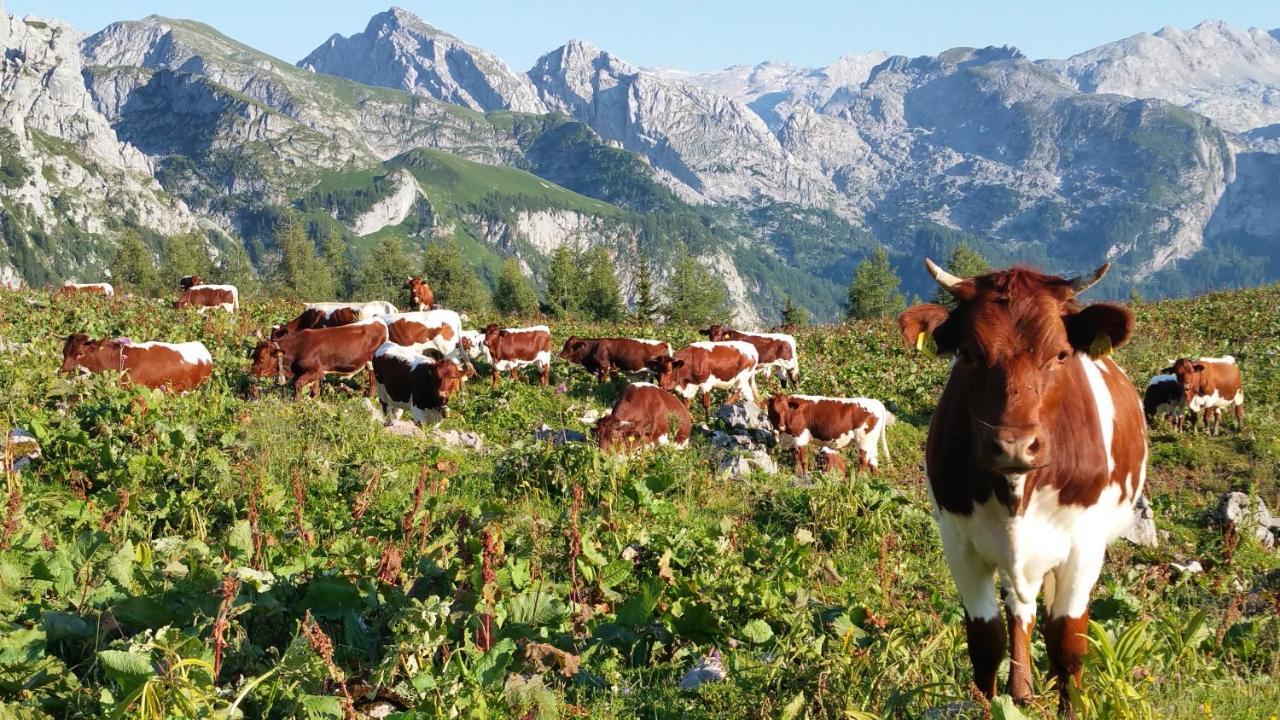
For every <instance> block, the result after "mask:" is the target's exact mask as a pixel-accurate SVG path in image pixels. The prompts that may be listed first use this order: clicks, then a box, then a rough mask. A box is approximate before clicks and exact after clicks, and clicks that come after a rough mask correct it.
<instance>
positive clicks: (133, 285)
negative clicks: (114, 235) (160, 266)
mask: <svg viewBox="0 0 1280 720" xmlns="http://www.w3.org/2000/svg"><path fill="white" fill-rule="evenodd" d="M111 280H112V282H113V283H114V284H115V285H116V286H117V289H120V290H127V291H130V292H134V293H138V294H140V295H152V294H155V293H156V291H157V290H159V287H158V284H159V283H158V279H157V276H156V265H155V261H154V260H153V259H152V257H151V253H150V251H148V250H147V246H146V245H145V244H143V242H142V236H141V235H139V234H138V232H137V231H136V230H132V229H131V230H125V231H124V234H123V235H122V236H121V238H120V251H119V252H118V253H116V259H115V262H113V263H112V264H111Z"/></svg>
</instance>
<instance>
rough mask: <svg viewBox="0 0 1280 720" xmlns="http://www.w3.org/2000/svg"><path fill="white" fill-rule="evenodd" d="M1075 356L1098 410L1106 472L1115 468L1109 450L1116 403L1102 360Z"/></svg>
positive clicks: (1114, 422) (1114, 462) (1113, 456)
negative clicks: (1104, 373) (1103, 370)
mask: <svg viewBox="0 0 1280 720" xmlns="http://www.w3.org/2000/svg"><path fill="white" fill-rule="evenodd" d="M1076 357H1077V358H1078V359H1079V360H1080V367H1081V368H1082V369H1083V370H1084V376H1085V379H1086V380H1088V381H1089V394H1090V395H1092V396H1093V403H1094V407H1096V408H1097V411H1098V425H1099V428H1098V429H1099V430H1100V431H1101V432H1102V446H1103V448H1104V449H1105V450H1106V451H1107V472H1108V473H1110V472H1113V471H1114V470H1115V469H1116V458H1115V455H1114V454H1113V453H1112V452H1111V439H1112V437H1113V436H1114V435H1115V430H1116V404H1115V401H1114V400H1113V399H1112V397H1111V391H1110V390H1108V389H1107V381H1106V379H1105V378H1103V377H1102V368H1100V367H1099V365H1102V364H1104V360H1097V361H1094V362H1090V358H1089V356H1088V355H1083V354H1081V355H1077V356H1076Z"/></svg>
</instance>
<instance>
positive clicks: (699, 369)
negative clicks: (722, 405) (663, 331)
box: [648, 340, 759, 412]
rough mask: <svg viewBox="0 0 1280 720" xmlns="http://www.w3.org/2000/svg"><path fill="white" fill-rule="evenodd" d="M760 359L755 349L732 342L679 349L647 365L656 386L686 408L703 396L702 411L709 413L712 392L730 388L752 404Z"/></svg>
mask: <svg viewBox="0 0 1280 720" xmlns="http://www.w3.org/2000/svg"><path fill="white" fill-rule="evenodd" d="M758 357H759V355H758V354H757V353H756V348H755V346H754V345H751V344H749V343H745V342H741V341H737V340H731V341H727V342H696V343H693V344H692V345H689V346H688V347H685V348H681V349H680V351H679V352H677V353H676V354H675V355H662V356H659V357H656V358H653V359H652V360H650V361H649V363H648V366H649V369H650V370H652V371H653V373H654V375H655V376H656V377H657V382H658V385H660V386H661V387H662V389H663V390H669V391H672V392H674V393H675V394H677V395H679V396H680V397H682V398H684V401H685V404H686V405H688V404H689V401H690V400H692V399H693V398H694V396H695V395H697V394H698V393H702V407H703V408H704V409H705V410H707V411H708V412H710V410H711V391H712V390H715V389H720V390H727V389H730V388H732V389H733V390H734V395H738V394H741V395H742V396H743V397H745V398H746V399H747V400H749V401H751V402H755V399H756V396H755V389H754V387H752V378H753V377H754V376H755V371H756V362H757V358H758Z"/></svg>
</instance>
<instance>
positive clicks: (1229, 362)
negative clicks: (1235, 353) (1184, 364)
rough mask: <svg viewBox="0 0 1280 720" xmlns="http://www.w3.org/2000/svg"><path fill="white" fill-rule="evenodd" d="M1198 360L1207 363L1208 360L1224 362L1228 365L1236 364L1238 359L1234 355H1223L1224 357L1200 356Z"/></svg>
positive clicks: (1210, 361)
mask: <svg viewBox="0 0 1280 720" xmlns="http://www.w3.org/2000/svg"><path fill="white" fill-rule="evenodd" d="M1197 362H1202V363H1207V362H1209V363H1224V364H1226V365H1235V364H1236V359H1235V358H1234V357H1232V356H1231V355H1223V356H1222V357H1202V358H1198V359H1197Z"/></svg>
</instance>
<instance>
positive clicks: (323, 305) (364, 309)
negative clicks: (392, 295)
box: [304, 300, 400, 320]
mask: <svg viewBox="0 0 1280 720" xmlns="http://www.w3.org/2000/svg"><path fill="white" fill-rule="evenodd" d="M340 308H350V309H351V311H352V312H354V313H355V314H356V319H358V320H372V319H374V318H376V317H378V316H379V315H394V314H396V313H398V312H400V308H398V307H396V306H395V305H392V304H391V303H389V302H387V301H386V300H371V301H369V302H315V303H307V304H306V306H305V307H304V309H307V310H311V309H315V310H323V311H324V312H326V313H331V312H333V311H334V310H338V309H340Z"/></svg>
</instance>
